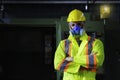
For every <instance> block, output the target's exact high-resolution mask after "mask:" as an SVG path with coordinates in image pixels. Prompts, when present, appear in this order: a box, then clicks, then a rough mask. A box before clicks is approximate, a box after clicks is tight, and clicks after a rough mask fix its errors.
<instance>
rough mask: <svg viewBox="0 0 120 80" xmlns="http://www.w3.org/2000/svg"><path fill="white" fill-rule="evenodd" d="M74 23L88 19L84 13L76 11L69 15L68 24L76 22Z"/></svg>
mask: <svg viewBox="0 0 120 80" xmlns="http://www.w3.org/2000/svg"><path fill="white" fill-rule="evenodd" d="M74 21H86V18H85V16H84V14H83V12H82V11H80V10H78V9H74V10H72V11H71V12H70V13H69V15H68V18H67V22H74Z"/></svg>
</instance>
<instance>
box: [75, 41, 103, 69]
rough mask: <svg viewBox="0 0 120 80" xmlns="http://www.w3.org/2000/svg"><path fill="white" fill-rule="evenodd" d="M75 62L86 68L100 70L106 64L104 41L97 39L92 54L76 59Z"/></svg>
mask: <svg viewBox="0 0 120 80" xmlns="http://www.w3.org/2000/svg"><path fill="white" fill-rule="evenodd" d="M74 62H76V63H79V64H81V66H82V67H85V68H98V67H100V66H102V64H103V62H104V46H103V43H102V41H100V40H99V39H96V40H95V41H94V44H93V49H92V53H91V54H88V55H80V56H76V57H74Z"/></svg>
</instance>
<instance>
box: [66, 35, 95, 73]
mask: <svg viewBox="0 0 120 80" xmlns="http://www.w3.org/2000/svg"><path fill="white" fill-rule="evenodd" d="M94 40H95V38H94V37H90V36H89V37H88V43H87V45H86V47H88V48H87V49H88V50H87V51H86V52H87V53H86V55H87V54H88V55H90V54H91V51H92V47H93V42H94ZM69 43H70V41H69V40H68V39H66V40H65V53H66V57H68V56H69V54H68V50H69ZM80 70H90V71H93V72H96V69H95V68H94V69H93V68H85V67H81V68H80Z"/></svg>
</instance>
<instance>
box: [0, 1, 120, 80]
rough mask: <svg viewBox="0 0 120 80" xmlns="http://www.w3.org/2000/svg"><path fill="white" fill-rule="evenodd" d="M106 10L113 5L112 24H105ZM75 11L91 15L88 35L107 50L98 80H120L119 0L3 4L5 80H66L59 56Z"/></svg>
mask: <svg viewBox="0 0 120 80" xmlns="http://www.w3.org/2000/svg"><path fill="white" fill-rule="evenodd" d="M102 4H107V5H110V7H111V13H110V16H109V18H105V19H100V10H99V6H100V5H102ZM86 5H87V6H88V9H86V8H85V6H86ZM75 8H76V9H80V10H82V11H83V12H84V13H85V15H86V18H87V21H86V26H87V27H86V30H87V33H88V34H89V35H91V34H93V33H95V34H96V37H97V38H100V39H101V40H102V41H103V43H104V46H105V62H104V65H103V67H102V68H101V69H100V70H99V71H98V73H97V76H96V80H113V79H114V80H119V79H120V76H119V73H120V47H119V45H120V1H119V0H113V1H112V0H0V80H41V79H44V80H61V77H62V75H61V73H60V72H57V71H55V70H54V65H53V59H54V53H55V50H56V46H57V45H58V43H59V41H60V40H61V39H64V38H66V37H67V36H68V27H67V26H68V25H67V22H66V17H67V15H68V13H69V12H70V11H71V10H72V9H75Z"/></svg>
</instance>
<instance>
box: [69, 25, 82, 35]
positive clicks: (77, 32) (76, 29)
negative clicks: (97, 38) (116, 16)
mask: <svg viewBox="0 0 120 80" xmlns="http://www.w3.org/2000/svg"><path fill="white" fill-rule="evenodd" d="M83 31H84V29H83V28H81V27H80V26H78V25H76V26H74V28H73V29H71V30H70V32H71V33H72V35H73V36H77V35H78V36H82V34H83Z"/></svg>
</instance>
